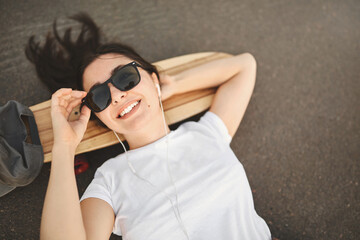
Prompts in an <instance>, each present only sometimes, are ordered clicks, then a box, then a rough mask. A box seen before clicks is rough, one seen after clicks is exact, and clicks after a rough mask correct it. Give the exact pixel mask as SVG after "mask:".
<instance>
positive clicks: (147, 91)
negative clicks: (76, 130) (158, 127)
mask: <svg viewBox="0 0 360 240" xmlns="http://www.w3.org/2000/svg"><path fill="white" fill-rule="evenodd" d="M132 61H133V60H132V59H129V58H127V57H125V56H122V55H119V54H113V53H109V54H104V55H101V56H100V57H98V58H97V59H95V60H94V61H93V62H92V63H91V64H90V65H89V66H87V68H86V69H85V71H84V74H83V86H84V90H85V91H86V92H88V91H89V90H90V88H91V87H92V86H93V85H94V84H96V83H103V82H105V81H106V80H108V79H109V78H110V77H111V72H112V70H113V69H114V68H116V67H118V66H119V65H125V64H128V63H130V62H132ZM138 70H139V72H140V77H141V80H140V83H139V84H138V85H136V86H135V87H134V88H132V89H130V90H129V91H121V90H119V89H117V88H116V87H115V86H113V85H112V84H111V83H109V84H108V86H109V89H110V93H111V103H110V105H109V106H108V107H107V108H106V109H105V110H103V111H101V112H99V113H95V114H96V116H97V117H98V118H99V119H100V120H101V121H102V122H103V123H104V124H105V125H106V126H107V127H108V128H110V129H112V130H114V131H115V132H118V133H122V134H125V135H127V134H131V133H132V132H136V131H141V129H151V125H152V124H153V120H154V119H157V117H156V116H158V115H159V113H161V110H160V106H159V98H158V93H157V89H156V87H155V84H156V83H158V82H159V81H158V79H157V77H156V74H155V73H153V74H152V75H150V74H149V73H148V72H146V71H145V70H144V69H142V68H141V67H138ZM138 100H140V103H138V104H137V106H135V107H133V108H132V110H131V111H130V112H129V113H127V114H126V115H124V116H123V117H119V115H120V114H121V112H123V109H124V107H127V106H128V105H129V104H130V105H131V104H132V103H136V102H137V101H138Z"/></svg>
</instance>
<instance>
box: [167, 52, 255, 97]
mask: <svg viewBox="0 0 360 240" xmlns="http://www.w3.org/2000/svg"><path fill="white" fill-rule="evenodd" d="M254 62H255V59H254V57H253V56H252V55H251V54H249V53H243V54H240V55H237V56H234V57H230V58H224V59H218V60H214V61H212V62H209V63H205V64H202V65H200V66H198V67H195V68H191V69H189V70H186V71H183V72H181V73H179V74H177V75H175V76H174V77H175V91H174V92H175V93H174V94H179V93H185V92H189V91H194V90H199V89H204V88H211V87H217V86H219V85H221V84H223V83H225V82H227V81H228V80H230V79H232V78H233V77H236V76H237V75H239V73H240V72H241V71H242V70H243V69H245V68H247V67H248V66H249V65H251V64H254Z"/></svg>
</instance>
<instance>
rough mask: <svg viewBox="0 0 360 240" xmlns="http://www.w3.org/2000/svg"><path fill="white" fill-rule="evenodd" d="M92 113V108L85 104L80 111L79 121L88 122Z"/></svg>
mask: <svg viewBox="0 0 360 240" xmlns="http://www.w3.org/2000/svg"><path fill="white" fill-rule="evenodd" d="M90 115H91V110H90V109H89V108H88V107H87V106H86V105H84V106H83V107H82V109H81V112H80V117H79V121H80V122H82V123H84V124H87V122H88V121H89V119H90Z"/></svg>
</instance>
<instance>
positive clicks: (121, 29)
mask: <svg viewBox="0 0 360 240" xmlns="http://www.w3.org/2000/svg"><path fill="white" fill-rule="evenodd" d="M78 11H86V12H88V13H89V14H90V15H91V16H92V17H93V18H94V19H95V21H96V22H97V23H98V25H99V26H100V27H102V30H103V32H104V33H105V34H106V35H107V37H108V39H115V40H120V41H122V42H124V43H128V44H131V45H132V46H133V47H135V49H137V50H138V51H139V53H140V54H142V55H143V56H144V57H145V58H147V59H148V60H150V61H157V60H161V59H166V58H170V57H174V56H178V55H183V54H187V53H194V52H203V51H222V52H228V53H231V54H237V53H242V52H250V53H252V54H253V55H254V56H255V57H256V59H257V63H258V72H257V82H256V86H255V89H254V94H253V96H252V99H251V101H250V104H249V107H248V109H247V111H246V114H245V117H244V119H243V121H242V123H241V125H240V128H239V129H238V131H237V133H236V136H235V137H234V139H233V141H232V143H231V147H232V149H233V150H234V152H235V154H236V155H237V156H238V158H239V160H240V161H241V162H242V163H243V165H244V167H245V170H246V172H247V175H248V178H249V181H250V184H251V187H252V189H253V195H254V201H255V208H256V210H257V212H258V214H259V215H260V216H262V217H263V218H264V219H265V220H266V222H267V223H268V225H269V227H270V230H271V232H272V234H273V237H276V238H278V239H281V240H282V239H359V236H360V231H359V227H358V225H359V220H360V213H359V210H360V206H359V200H360V199H359V175H360V174H359V160H360V108H359V105H360V104H359V103H360V101H359V100H360V71H359V69H360V41H359V40H360V2H359V1H357V0H345V1H337V0H329V1H325V0H311V1H285V0H278V1H266V0H256V1H252V0H243V1H238V0H231V1H230V0H229V1H221V0H207V1H205V0H203V1H139V0H133V1H125V0H123V1H116V0H110V1H103V2H100V1H96V0H89V1H80V0H72V1H70V0H64V1H54V0H51V1H49V0H47V1H46V0H34V1H24V0H17V1H10V0H1V1H0V30H1V35H0V72H1V74H0V91H1V94H0V105H3V104H5V103H6V102H7V101H8V100H10V99H15V100H17V101H19V102H22V103H24V104H26V105H28V106H30V105H33V104H36V103H39V102H42V101H45V100H47V99H49V98H50V93H49V92H48V91H47V89H46V88H45V87H44V86H43V85H42V84H40V82H39V80H38V79H37V77H36V75H35V71H34V68H33V66H32V65H31V64H30V63H29V62H28V61H27V60H26V58H25V55H24V46H25V44H26V42H27V39H28V38H29V37H30V36H31V35H33V34H36V35H37V36H41V38H40V39H43V36H44V34H45V33H46V32H47V31H49V30H50V29H51V24H52V21H53V20H54V18H55V17H58V18H59V27H61V28H62V29H63V28H65V27H67V26H71V25H74V23H73V22H71V21H69V20H67V19H66V16H69V15H73V14H75V13H77V12H78ZM120 147H121V146H120V145H116V146H114V147H111V148H108V149H102V150H100V151H96V152H93V153H91V154H87V157H88V159H89V161H90V163H91V169H90V170H88V171H87V172H85V173H83V174H81V175H78V176H77V182H78V188H79V194H80V195H81V194H82V193H83V192H84V190H85V188H86V186H87V185H88V184H89V183H90V181H91V179H92V177H93V174H94V172H95V170H96V168H97V167H98V166H100V165H101V164H102V163H103V162H104V161H105V160H106V159H107V158H109V157H110V156H113V155H116V154H118V153H119V152H120V150H119V149H120ZM49 171H50V164H45V165H44V167H43V169H42V171H41V173H40V175H39V176H38V177H37V178H36V180H35V181H34V182H32V183H31V184H30V185H28V186H26V187H19V188H17V189H16V190H14V191H13V192H11V193H9V194H8V195H6V196H4V197H2V198H0V239H38V238H39V229H40V217H41V211H42V206H43V201H44V197H45V192H46V188H47V184H48V178H49ZM111 239H120V238H118V237H115V236H112V237H111Z"/></svg>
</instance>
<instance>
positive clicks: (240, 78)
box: [26, 14, 270, 240]
mask: <svg viewBox="0 0 360 240" xmlns="http://www.w3.org/2000/svg"><path fill="white" fill-rule="evenodd" d="M73 18H74V19H75V20H77V21H79V22H81V23H82V30H81V33H80V35H79V38H78V39H77V40H76V41H72V40H71V37H70V31H71V30H70V29H68V30H67V31H66V33H65V35H64V37H63V38H61V37H60V36H59V35H58V33H57V31H56V25H55V24H54V34H55V37H51V36H50V35H49V36H48V38H47V40H46V43H45V45H44V46H43V47H40V46H39V44H36V43H35V42H34V40H33V38H30V41H29V44H28V46H27V49H26V53H27V56H28V58H29V59H30V60H31V61H32V62H34V64H35V66H36V68H37V73H38V75H39V77H40V79H41V80H43V81H44V82H45V83H46V84H47V85H48V86H49V88H50V89H51V90H52V91H56V92H55V93H54V94H53V95H52V98H51V99H52V102H51V117H52V123H53V129H54V130H53V131H54V145H53V149H52V155H53V157H52V159H53V160H52V163H51V164H52V166H51V174H50V180H49V185H48V189H47V192H46V197H45V203H44V208H43V213H42V221H41V230H40V237H41V239H53V238H56V239H108V238H109V236H110V235H111V232H114V233H115V234H118V235H122V236H123V238H124V239H196V240H198V239H270V231H269V229H268V227H267V225H266V223H265V221H264V220H263V219H261V218H260V217H259V216H258V215H257V213H256V211H255V209H254V206H253V199H252V195H251V189H250V187H249V184H248V180H247V178H246V175H245V172H244V169H243V167H242V165H241V164H240V162H239V161H238V159H237V157H236V156H235V154H234V153H233V151H232V150H231V148H230V142H231V139H232V137H233V136H234V134H235V132H236V130H237V128H238V127H239V124H240V122H241V119H242V117H243V115H244V113H245V110H246V107H247V105H248V102H249V100H250V97H251V94H252V91H253V88H254V84H255V77H256V61H255V59H254V57H253V56H252V55H251V54H249V53H244V54H240V55H237V56H234V57H232V58H226V59H221V60H215V61H212V62H210V63H206V64H203V65H201V66H198V67H194V68H192V69H190V70H186V71H184V72H182V73H180V74H178V75H175V76H168V75H163V76H161V77H159V74H158V72H157V70H156V68H155V67H154V66H152V65H151V64H150V63H148V62H147V61H145V60H144V59H143V58H141V57H140V56H139V55H138V54H137V53H136V52H135V51H134V50H133V49H131V48H130V47H128V46H125V45H122V44H118V43H110V44H102V43H100V34H99V29H98V28H97V26H96V25H95V23H94V22H93V21H92V20H91V18H89V17H88V16H87V15H85V14H79V15H76V16H75V17H73ZM213 86H219V88H218V90H217V92H216V94H215V97H214V100H213V102H212V104H211V107H210V110H209V111H208V112H206V113H205V115H203V116H202V117H201V119H200V120H199V122H186V123H183V124H182V125H181V126H179V127H178V129H176V130H174V131H170V129H169V127H168V126H167V125H166V123H165V119H164V115H163V109H162V103H161V101H163V100H165V99H167V98H169V97H171V96H173V95H174V94H179V93H184V92H187V91H192V90H196V89H202V88H209V87H213ZM64 87H67V88H64ZM59 88H60V89H59ZM57 89H59V90H57ZM72 89H78V90H72ZM81 102H83V105H84V106H83V108H82V110H81V116H80V118H79V120H77V121H73V122H69V121H68V120H67V118H68V116H69V113H70V112H71V110H72V109H73V108H74V107H76V106H78V105H79V104H81ZM91 110H92V112H93V113H94V117H96V118H97V119H98V120H100V121H101V122H102V123H103V124H104V125H105V126H107V127H108V128H109V129H111V130H113V131H114V133H115V134H116V133H120V134H123V136H124V137H125V139H126V141H127V142H128V144H129V149H130V150H129V151H126V150H125V153H124V154H120V155H119V156H117V157H115V158H112V159H109V160H108V161H106V162H105V163H104V164H103V165H102V166H101V167H100V168H99V169H97V171H96V173H95V176H94V179H93V181H92V182H91V184H90V185H89V186H88V188H87V189H86V191H85V193H84V195H83V196H82V197H81V199H80V203H79V196H78V190H77V186H76V179H75V176H74V170H73V169H74V166H73V165H74V163H73V161H74V153H75V149H76V147H77V145H78V144H79V143H80V141H81V139H82V137H83V135H84V132H85V130H86V126H87V123H88V121H89V118H90V114H91Z"/></svg>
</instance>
